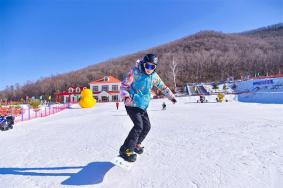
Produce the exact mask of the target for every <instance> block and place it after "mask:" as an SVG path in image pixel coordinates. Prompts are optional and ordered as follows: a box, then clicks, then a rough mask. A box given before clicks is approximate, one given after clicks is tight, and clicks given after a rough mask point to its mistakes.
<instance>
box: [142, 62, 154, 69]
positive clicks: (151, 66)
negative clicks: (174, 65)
mask: <svg viewBox="0 0 283 188" xmlns="http://www.w3.org/2000/svg"><path fill="white" fill-rule="evenodd" d="M144 68H146V69H148V70H154V69H156V65H153V64H149V63H145V64H144Z"/></svg>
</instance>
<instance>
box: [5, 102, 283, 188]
mask: <svg viewBox="0 0 283 188" xmlns="http://www.w3.org/2000/svg"><path fill="white" fill-rule="evenodd" d="M163 101H166V103H167V110H166V111H161V104H162V102H163ZM191 101H192V100H191V99H190V98H178V103H177V104H175V105H173V104H170V102H169V101H168V102H167V100H165V99H164V100H163V99H162V100H153V101H152V103H151V106H150V108H149V109H148V112H149V116H150V118H151V123H152V129H151V131H150V133H149V135H148V137H147V138H146V140H145V142H144V146H145V153H144V154H143V155H142V156H141V157H139V158H138V160H137V162H136V163H135V165H134V166H133V168H132V169H131V170H130V171H125V170H123V169H121V168H119V167H115V166H113V165H112V164H111V163H110V162H109V161H110V160H112V159H113V158H114V157H115V156H116V155H117V153H118V149H119V147H120V145H121V144H122V143H123V141H124V139H125V137H126V136H127V134H128V132H129V130H130V129H131V126H132V122H131V121H130V119H129V117H128V116H127V114H126V112H125V109H124V107H121V109H119V110H116V109H115V104H114V103H106V104H97V105H96V106H95V107H94V108H92V109H80V108H78V107H76V106H74V108H72V109H67V110H65V111H63V112H61V113H58V114H55V115H52V116H49V117H46V118H41V119H35V120H31V121H26V122H21V123H18V124H17V125H16V126H15V128H14V129H13V130H11V131H7V132H0V143H1V147H0V157H1V160H0V187H5V188H10V187H17V188H22V187H26V188H33V187H40V188H44V187H46V188H51V187H52V188H54V187H74V186H79V185H85V186H82V187H106V188H112V187H113V188H119V187H121V188H127V187H131V188H132V187H135V188H136V187H146V188H147V187H156V188H159V187H162V188H165V187H169V188H175V187H176V188H200V187H204V188H208V187H209V188H214V187H215V188H247V187H248V188H281V187H283V116H282V114H283V105H279V104H277V105H263V104H248V103H238V102H232V103H204V104H197V103H195V102H191Z"/></svg>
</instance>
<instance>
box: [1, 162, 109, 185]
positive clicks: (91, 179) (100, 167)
mask: <svg viewBox="0 0 283 188" xmlns="http://www.w3.org/2000/svg"><path fill="white" fill-rule="evenodd" d="M113 166H114V165H113V164H112V163H111V162H92V163H89V164H88V165H86V166H73V167H50V168H0V175H20V176H69V178H68V179H66V180H65V181H63V182H62V183H61V184H62V185H92V184H99V183H102V182H103V178H104V176H105V174H106V173H107V172H108V171H109V170H110V169H111V168H112V167H113ZM69 169H71V170H75V169H81V170H80V171H79V172H76V173H75V172H74V173H68V172H52V171H59V170H61V171H62V170H69ZM42 171H45V172H42ZM46 171H50V172H46Z"/></svg>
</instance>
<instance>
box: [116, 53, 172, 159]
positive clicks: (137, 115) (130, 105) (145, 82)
mask: <svg viewBox="0 0 283 188" xmlns="http://www.w3.org/2000/svg"><path fill="white" fill-rule="evenodd" d="M158 64H159V61H158V57H157V56H156V55H155V54H147V55H146V56H144V58H143V60H141V61H139V60H138V61H137V64H136V67H135V68H132V69H131V70H130V72H129V73H128V76H127V78H126V79H125V80H124V81H123V82H122V85H121V97H122V99H123V101H124V102H125V108H126V110H127V113H128V115H129V116H130V118H131V120H132V121H133V123H134V127H133V128H132V129H131V131H130V132H129V135H128V137H127V138H126V140H125V141H124V144H123V145H122V146H121V147H120V152H119V153H120V156H121V157H122V158H123V159H124V160H126V161H129V162H134V161H135V160H136V157H137V155H136V154H135V153H138V154H141V153H143V149H144V147H142V146H141V143H142V141H143V140H144V139H145V137H146V135H147V134H148V132H149V130H150V127H151V125H150V121H149V117H148V114H147V111H146V109H147V107H148V105H149V102H150V99H151V90H152V87H153V86H156V87H157V88H158V89H159V90H160V91H161V92H162V93H163V94H164V95H165V96H166V97H168V99H169V100H171V101H172V102H173V103H176V102H177V101H176V99H175V96H174V94H173V93H172V91H171V90H170V89H169V88H168V87H167V86H166V85H165V84H164V83H163V81H162V80H161V79H160V77H159V75H158V74H157V73H156V68H157V66H158ZM134 152H135V153H134Z"/></svg>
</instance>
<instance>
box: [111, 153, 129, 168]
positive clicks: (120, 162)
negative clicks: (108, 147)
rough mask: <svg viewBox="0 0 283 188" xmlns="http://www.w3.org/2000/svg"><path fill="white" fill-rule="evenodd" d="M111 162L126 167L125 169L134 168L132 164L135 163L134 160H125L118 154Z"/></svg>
mask: <svg viewBox="0 0 283 188" xmlns="http://www.w3.org/2000/svg"><path fill="white" fill-rule="evenodd" d="M111 163H113V164H114V165H116V166H118V167H120V168H122V169H124V170H130V169H131V168H132V166H133V165H134V162H128V161H125V160H124V159H123V158H122V157H120V156H117V157H115V158H114V159H113V160H112V161H111Z"/></svg>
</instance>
